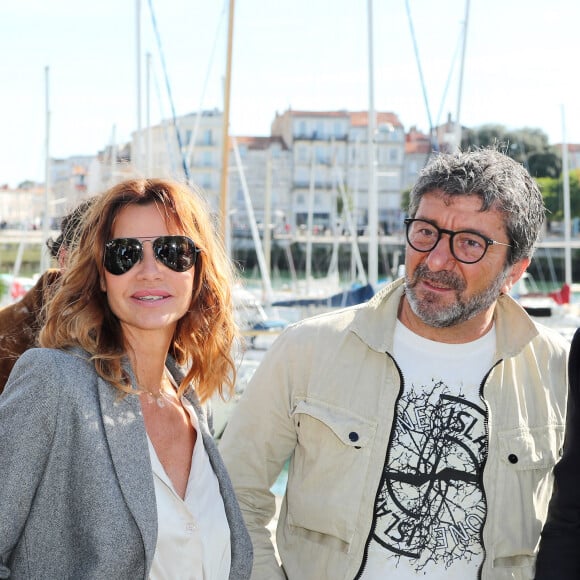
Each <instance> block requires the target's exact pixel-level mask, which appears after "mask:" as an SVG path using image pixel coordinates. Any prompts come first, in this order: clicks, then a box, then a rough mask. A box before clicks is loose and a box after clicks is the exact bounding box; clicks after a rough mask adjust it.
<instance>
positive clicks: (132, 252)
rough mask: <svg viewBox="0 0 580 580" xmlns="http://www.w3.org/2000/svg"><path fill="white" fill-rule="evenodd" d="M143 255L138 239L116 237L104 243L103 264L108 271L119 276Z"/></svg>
mask: <svg viewBox="0 0 580 580" xmlns="http://www.w3.org/2000/svg"><path fill="white" fill-rule="evenodd" d="M142 256H143V247H142V246H141V242H139V240H136V239H133V238H117V239H115V240H111V241H110V242H107V243H106V244H105V257H104V266H105V268H106V269H107V271H108V272H110V273H111V274H114V275H116V276H119V275H121V274H125V272H128V271H129V270H130V269H131V268H132V267H133V266H134V265H135V264H136V263H137V262H139V260H140V259H141V257H142Z"/></svg>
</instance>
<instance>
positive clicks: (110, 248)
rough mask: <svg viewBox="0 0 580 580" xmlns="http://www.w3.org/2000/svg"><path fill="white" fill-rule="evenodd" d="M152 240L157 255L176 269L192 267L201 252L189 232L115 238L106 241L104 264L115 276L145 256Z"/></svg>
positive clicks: (178, 270)
mask: <svg viewBox="0 0 580 580" xmlns="http://www.w3.org/2000/svg"><path fill="white" fill-rule="evenodd" d="M144 242H151V246H152V247H153V255H154V256H155V259H156V260H157V261H159V262H161V263H162V264H163V265H164V266H167V267H168V268H170V269H171V270H173V271H174V272H185V271H187V270H189V269H190V268H192V267H193V266H194V264H195V261H196V259H197V254H198V253H199V252H200V250H199V249H198V248H196V246H195V244H194V243H193V240H191V239H190V238H188V237H187V236H159V237H157V238H154V237H152V238H115V239H114V240H110V241H108V242H107V243H106V244H105V254H104V257H103V265H104V266H105V268H106V270H107V271H108V272H110V273H111V274H114V275H115V276H120V275H121V274H125V273H126V272H128V271H129V270H130V269H131V268H132V267H133V266H134V265H135V264H137V262H140V261H141V260H142V259H143V243H144Z"/></svg>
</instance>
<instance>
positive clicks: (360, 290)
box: [272, 284, 375, 308]
mask: <svg viewBox="0 0 580 580" xmlns="http://www.w3.org/2000/svg"><path fill="white" fill-rule="evenodd" d="M374 295H375V291H374V290H373V287H372V286H371V285H370V284H367V285H366V286H359V287H357V288H352V289H350V290H344V291H342V292H338V293H337V294H333V295H332V296H328V297H326V298H297V299H295V300H280V301H279V302H274V303H273V304H272V306H327V307H334V308H342V307H345V306H354V305H355V304H361V303H362V302H366V301H367V300H370V299H371V298H372V297H373V296H374Z"/></svg>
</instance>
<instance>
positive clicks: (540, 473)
mask: <svg viewBox="0 0 580 580" xmlns="http://www.w3.org/2000/svg"><path fill="white" fill-rule="evenodd" d="M403 292H404V286H403V285H402V282H401V281H396V282H394V283H393V284H391V285H389V286H388V287H387V288H385V289H384V290H382V291H381V292H380V293H378V294H377V295H376V296H375V297H374V298H373V299H372V300H371V301H370V302H368V303H367V304H364V305H358V306H356V307H352V308H348V309H345V310H341V311H335V312H331V313H328V314H324V315H321V316H317V317H314V318H312V319H309V320H304V321H301V322H299V323H297V324H295V325H293V326H291V327H290V328H288V329H287V330H286V331H285V332H284V333H283V334H282V335H281V336H280V337H279V338H278V339H277V340H276V342H275V343H274V345H273V346H272V347H271V350H270V351H269V352H268V354H267V355H266V357H265V358H264V361H263V362H262V364H261V365H260V367H259V369H258V370H257V371H256V373H255V375H254V378H253V380H252V381H251V383H250V385H249V386H248V388H247V391H246V393H245V395H244V396H243V397H242V400H241V401H240V403H239V405H238V408H237V409H236V411H235V413H234V416H233V417H232V419H231V421H230V424H229V425H228V427H227V429H226V432H225V434H224V438H223V439H222V442H221V445H220V450H221V452H222V454H223V457H224V460H225V462H226V466H227V468H228V471H229V473H230V476H231V479H232V481H233V484H234V489H235V491H236V495H237V497H238V500H239V503H240V506H241V508H242V513H243V515H244V519H245V521H246V525H247V527H248V529H249V532H250V535H251V536H252V541H253V544H254V568H253V574H252V578H253V579H255V580H272V579H275V578H284V577H287V578H290V579H291V580H324V579H332V580H338V579H342V578H344V579H349V580H352V579H353V578H355V577H357V576H358V574H360V571H361V568H362V566H363V565H364V560H365V558H366V546H367V543H368V539H369V534H370V532H371V527H372V521H373V510H374V503H375V497H376V494H377V492H378V488H379V485H380V481H381V475H382V472H383V467H384V463H385V457H386V454H387V448H388V444H389V440H390V435H391V428H392V425H393V415H394V410H395V405H396V402H397V399H398V397H399V394H400V391H401V387H402V381H403V377H402V376H401V374H400V372H399V370H398V367H397V365H396V362H395V361H394V360H393V358H392V354H391V353H392V351H393V333H394V328H395V321H396V317H397V310H398V306H399V302H400V299H401V296H402V295H403ZM495 324H496V334H497V353H496V357H495V360H496V361H497V362H496V363H495V364H494V366H493V368H492V369H490V372H489V373H488V375H487V377H486V378H485V380H484V383H483V385H482V394H483V397H484V400H485V403H486V405H487V411H488V415H487V419H488V442H489V446H488V448H489V453H488V457H487V461H486V464H485V469H484V475H483V479H484V490H485V496H486V500H487V518H486V522H485V526H484V530H483V541H484V547H485V561H484V564H483V567H482V570H481V577H482V578H484V579H494V580H504V579H531V578H533V573H534V563H535V555H536V552H537V547H538V542H539V538H540V531H541V529H542V525H543V523H544V521H545V519H546V513H547V507H548V502H549V499H550V496H551V492H552V467H553V466H554V464H555V462H556V461H557V459H558V457H559V455H560V453H561V448H562V444H563V437H564V425H565V411H566V394H567V364H566V362H567V352H568V343H567V342H566V341H565V340H564V339H563V338H562V337H561V336H559V335H558V334H557V333H555V332H553V331H550V330H548V329H546V328H543V327H539V326H537V325H536V324H534V323H533V322H532V321H531V319H530V318H529V317H528V316H527V314H525V312H524V311H523V310H522V308H521V307H520V306H519V305H518V304H517V303H516V302H515V301H514V300H513V299H511V298H510V297H508V296H502V297H501V298H500V299H499V301H498V305H497V308H496V313H495ZM514 457H515V458H517V461H514ZM288 458H290V467H289V476H288V487H287V493H286V496H285V497H284V501H283V503H282V507H281V512H280V518H279V521H278V527H277V534H276V542H277V547H278V550H279V554H280V557H281V560H282V564H283V568H280V567H279V565H278V563H277V561H276V558H275V554H274V548H273V545H272V543H271V542H270V535H269V532H268V530H267V529H266V527H265V526H266V525H267V524H268V522H269V521H270V520H271V518H272V516H273V515H274V510H275V502H274V496H273V495H272V493H271V492H270V488H271V486H272V484H273V483H274V481H275V480H276V478H277V476H278V475H279V473H280V471H281V469H282V467H283V465H284V463H285V461H286V460H287V459H288Z"/></svg>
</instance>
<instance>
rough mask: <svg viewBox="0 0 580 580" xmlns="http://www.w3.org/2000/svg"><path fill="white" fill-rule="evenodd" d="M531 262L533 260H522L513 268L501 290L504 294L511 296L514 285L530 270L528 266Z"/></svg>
mask: <svg viewBox="0 0 580 580" xmlns="http://www.w3.org/2000/svg"><path fill="white" fill-rule="evenodd" d="M531 262H532V260H531V258H522V259H521V260H518V261H517V262H516V263H515V264H513V265H512V266H511V268H510V271H509V273H508V275H507V277H506V279H505V282H504V285H503V286H502V288H501V291H502V292H503V293H504V294H509V291H510V290H511V289H512V288H513V286H514V284H515V283H516V282H517V281H518V280H519V279H520V278H521V277H522V276H523V275H524V272H525V271H526V270H527V269H528V266H529V265H530V263H531Z"/></svg>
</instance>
